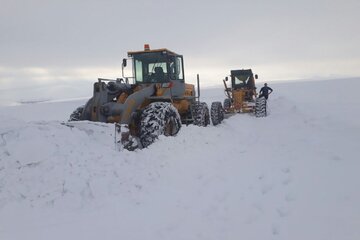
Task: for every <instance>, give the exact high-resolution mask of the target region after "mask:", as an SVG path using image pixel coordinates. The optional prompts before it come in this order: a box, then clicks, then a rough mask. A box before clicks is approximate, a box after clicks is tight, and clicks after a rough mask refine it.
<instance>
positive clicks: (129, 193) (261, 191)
mask: <svg viewBox="0 0 360 240" xmlns="http://www.w3.org/2000/svg"><path fill="white" fill-rule="evenodd" d="M271 87H273V89H274V93H273V94H272V95H271V96H270V99H269V103H268V104H269V108H270V115H269V116H268V117H266V118H255V117H253V116H250V115H240V114H239V115H236V116H234V117H231V118H229V119H226V120H225V121H224V122H223V123H222V124H221V125H218V126H216V127H214V126H210V127H206V128H203V127H195V126H183V127H182V129H181V130H180V133H179V134H178V136H176V137H160V139H159V140H158V141H156V142H155V143H154V144H153V145H151V146H150V147H149V148H148V149H144V150H137V151H135V152H128V151H121V152H119V151H116V150H115V149H114V135H113V132H114V129H113V126H112V125H111V124H102V123H90V122H79V123H76V127H73V128H70V127H68V126H65V125H63V124H62V122H63V121H66V120H67V118H68V116H69V114H70V113H71V111H72V110H73V109H75V108H76V107H77V106H78V105H80V104H82V103H84V101H85V99H82V100H76V101H67V102H50V103H49V102H48V103H38V104H25V105H20V106H13V107H1V108H0V121H1V124H0V239H6V240H15V239H30V240H32V239H33V240H40V239H52V240H56V239H59V240H60V239H61V240H63V239H76V240H79V239H87V240H92V239H139V240H140V239H154V240H155V239H156V240H159V239H166V240H168V239H179V240H180V239H181V240H183V239H186V240H189V239H206V240H210V239H214V240H219V239H230V240H231V239H259V240H260V239H261V240H262V239H283V240H289V239H292V240H296V239H298V240H304V239H327V240H329V239H334V240H335V239H342V240H344V239H348V240H350V239H351V240H357V239H360V227H359V226H360V205H359V202H360V191H359V187H360V186H359V182H360V181H359V180H360V177H359V169H360V162H359V156H358V155H359V148H360V122H359V117H360V97H359V95H358V92H359V89H360V82H359V80H358V79H343V80H331V81H330V80H329V81H308V82H293V83H290V82H288V83H277V84H272V85H271ZM202 94H203V96H202V97H203V99H204V100H205V101H207V102H208V103H210V102H212V101H216V100H220V101H222V100H223V98H224V95H223V90H222V89H220V88H213V89H204V91H203V93H202Z"/></svg>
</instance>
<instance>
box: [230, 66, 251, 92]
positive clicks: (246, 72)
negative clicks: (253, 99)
mask: <svg viewBox="0 0 360 240" xmlns="http://www.w3.org/2000/svg"><path fill="white" fill-rule="evenodd" d="M255 79H257V75H255ZM231 86H232V88H233V89H255V80H254V74H253V72H252V70H251V69H242V70H232V71H231Z"/></svg>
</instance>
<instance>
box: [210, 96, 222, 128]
mask: <svg viewBox="0 0 360 240" xmlns="http://www.w3.org/2000/svg"><path fill="white" fill-rule="evenodd" d="M210 112H211V121H212V123H213V125H214V126H216V125H218V124H220V123H221V122H222V120H224V110H223V107H222V105H221V102H213V103H212V104H211V111H210Z"/></svg>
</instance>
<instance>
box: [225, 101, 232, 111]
mask: <svg viewBox="0 0 360 240" xmlns="http://www.w3.org/2000/svg"><path fill="white" fill-rule="evenodd" d="M230 107H231V101H230V99H229V98H225V100H224V109H225V111H228V110H229V108H230Z"/></svg>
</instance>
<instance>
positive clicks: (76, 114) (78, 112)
mask: <svg viewBox="0 0 360 240" xmlns="http://www.w3.org/2000/svg"><path fill="white" fill-rule="evenodd" d="M83 111H84V106H80V107H78V108H77V109H75V110H74V111H73V112H72V113H71V115H70V118H69V121H81V120H82V113H83Z"/></svg>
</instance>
